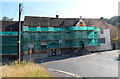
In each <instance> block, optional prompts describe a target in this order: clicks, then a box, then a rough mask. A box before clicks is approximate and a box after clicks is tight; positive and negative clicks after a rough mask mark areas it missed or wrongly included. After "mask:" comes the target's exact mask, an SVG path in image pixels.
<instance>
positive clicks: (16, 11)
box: [13, 7, 18, 20]
mask: <svg viewBox="0 0 120 79" xmlns="http://www.w3.org/2000/svg"><path fill="white" fill-rule="evenodd" d="M17 13H18V7H17V8H16V10H15V13H14V15H13V20H14V19H15V17H16V15H17Z"/></svg>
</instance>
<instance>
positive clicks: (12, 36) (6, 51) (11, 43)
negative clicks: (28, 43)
mask: <svg viewBox="0 0 120 79" xmlns="http://www.w3.org/2000/svg"><path fill="white" fill-rule="evenodd" d="M17 35H18V32H11V31H5V32H0V36H1V37H2V42H1V45H0V46H2V47H1V48H2V55H17V37H18V36H17Z"/></svg>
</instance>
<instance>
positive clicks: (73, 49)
mask: <svg viewBox="0 0 120 79" xmlns="http://www.w3.org/2000/svg"><path fill="white" fill-rule="evenodd" d="M3 26H4V25H3ZM3 26H2V27H3ZM11 26H12V24H11ZM14 28H17V29H18V26H16V27H15V26H14ZM17 31H18V30H15V31H14V32H16V33H17ZM10 32H11V34H12V33H13V30H10ZM6 33H7V31H6ZM17 34H18V33H17ZM17 34H16V35H15V36H17ZM8 35H9V36H11V35H10V33H9V34H8ZM21 35H22V36H21V38H22V39H21V49H22V51H21V53H22V54H23V59H26V60H28V59H29V53H30V52H31V53H32V58H33V59H36V58H44V57H48V56H56V55H63V54H75V53H78V54H79V55H81V54H84V53H85V52H86V51H102V50H111V41H110V30H109V27H108V25H107V24H106V23H105V22H104V20H102V19H93V18H91V19H90V18H82V17H80V18H59V16H58V15H57V16H56V17H55V18H54V17H34V16H25V19H24V22H22V33H21ZM2 36H3V33H2ZM16 39H17V38H16ZM15 44H16V45H17V42H15ZM3 47H4V46H3ZM16 49H17V46H16ZM8 51H11V50H8ZM3 54H5V53H3ZM10 54H11V53H10ZM16 54H17V52H16Z"/></svg>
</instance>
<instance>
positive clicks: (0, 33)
mask: <svg viewBox="0 0 120 79" xmlns="http://www.w3.org/2000/svg"><path fill="white" fill-rule="evenodd" d="M0 35H18V32H11V31H8V32H7V31H6V32H4V31H3V32H2V31H1V32H0Z"/></svg>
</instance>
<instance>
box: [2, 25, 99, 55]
mask: <svg viewBox="0 0 120 79" xmlns="http://www.w3.org/2000/svg"><path fill="white" fill-rule="evenodd" d="M39 31H42V32H39ZM46 31H49V32H46ZM50 31H51V32H50ZM54 31H55V32H54ZM98 31H100V29H99V28H94V27H78V26H76V27H75V26H73V27H67V28H53V27H29V28H28V27H23V31H22V33H21V45H22V50H26V49H29V46H30V45H34V49H42V42H43V41H45V42H46V49H49V48H65V47H67V48H68V47H78V46H81V45H82V44H84V45H87V46H99V45H100V39H98V38H99V33H98ZM0 35H3V36H2V50H3V52H2V53H3V54H16V53H17V40H18V36H17V35H18V32H0ZM9 35H10V36H9ZM11 35H15V36H11ZM6 49H7V50H6Z"/></svg>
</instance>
